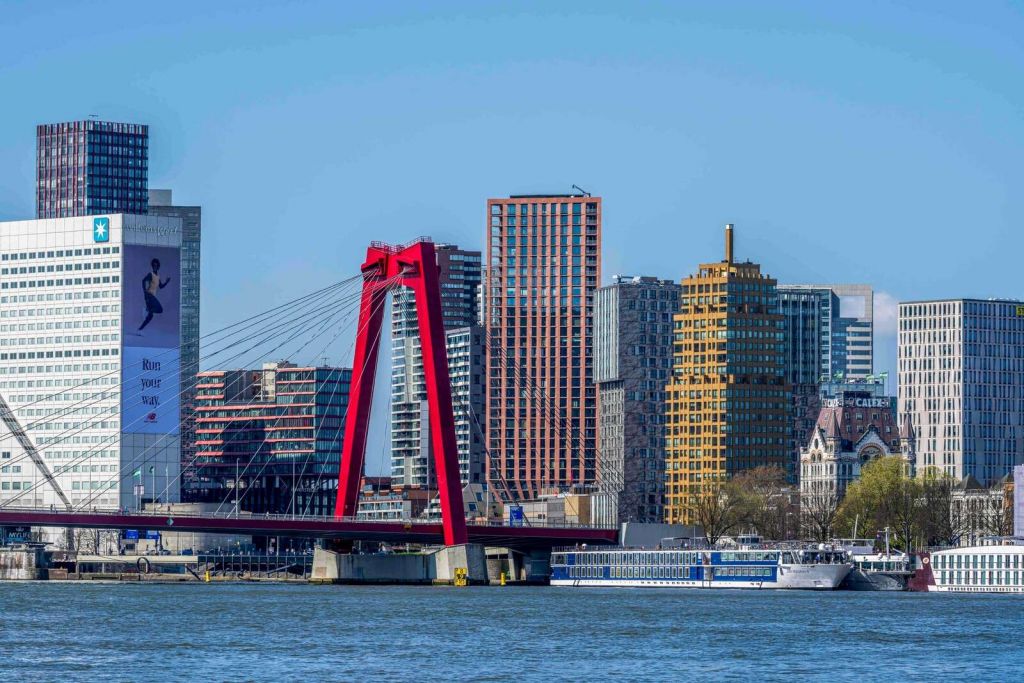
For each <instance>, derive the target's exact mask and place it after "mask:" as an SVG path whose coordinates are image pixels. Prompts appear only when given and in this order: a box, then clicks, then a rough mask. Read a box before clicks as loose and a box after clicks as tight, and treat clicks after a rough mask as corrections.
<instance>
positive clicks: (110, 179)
mask: <svg viewBox="0 0 1024 683" xmlns="http://www.w3.org/2000/svg"><path fill="white" fill-rule="evenodd" d="M148 174H149V126H145V125H141V124H137V123H113V122H109V121H94V120H86V121H70V122H67V123H47V124H43V125H40V126H37V127H36V218H67V217H70V216H90V215H98V214H107V213H133V214H144V213H146V210H147V206H148V199H149V198H148Z"/></svg>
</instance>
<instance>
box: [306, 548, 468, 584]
mask: <svg viewBox="0 0 1024 683" xmlns="http://www.w3.org/2000/svg"><path fill="white" fill-rule="evenodd" d="M460 569H464V570H466V578H467V580H468V582H469V583H470V584H486V583H487V580H488V577H487V561H486V557H485V555H484V547H483V546H482V545H480V544H478V543H465V544H462V545H453V546H447V547H444V548H441V549H439V550H435V551H434V552H432V553H423V554H415V555H397V554H396V555H377V554H374V555H353V554H349V553H339V552H335V551H333V550H327V549H324V548H316V549H315V550H314V554H313V571H312V575H311V578H310V581H311V582H312V583H349V584H358V583H376V584H440V585H446V584H453V583H455V579H456V570H460ZM460 573H461V572H460Z"/></svg>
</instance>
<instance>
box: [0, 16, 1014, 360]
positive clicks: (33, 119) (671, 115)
mask: <svg viewBox="0 0 1024 683" xmlns="http://www.w3.org/2000/svg"><path fill="white" fill-rule="evenodd" d="M0 16H2V17H3V20H2V21H0V94H2V97H3V101H4V106H3V107H0V159H2V161H3V163H2V164H0V220H6V219H15V218H23V217H27V216H31V215H32V213H33V211H34V204H33V194H32V192H33V182H34V169H33V162H34V145H35V143H34V138H33V136H34V126H35V124H37V123H40V122H47V121H60V120H70V119H77V118H84V117H85V116H87V115H88V114H97V115H99V116H100V117H101V118H104V119H110V120H126V121H137V122H143V123H148V124H149V125H150V127H151V128H150V130H151V133H150V135H151V150H150V186H151V187H171V188H173V189H174V192H175V199H176V200H177V201H178V202H180V203H198V204H201V205H202V206H203V211H204V218H203V221H204V246H203V248H204V254H203V256H204V262H203V281H204V298H203V312H204V316H203V317H204V328H205V329H207V330H211V329H215V328H217V327H220V326H221V325H223V324H226V323H229V322H232V321H234V320H237V319H240V318H242V317H244V316H245V315H247V314H249V313H252V312H255V311H259V310H262V309H264V308H267V307H269V306H270V305H273V304H274V303H279V302H281V301H285V300H287V299H289V298H291V297H293V296H297V295H299V294H301V293H304V292H307V291H310V290H313V289H316V288H317V287H319V286H322V285H324V284H326V283H328V282H331V281H333V280H336V279H340V278H341V277H343V276H347V275H350V274H353V273H355V272H356V269H357V266H358V263H359V262H360V260H361V257H362V253H363V249H364V244H365V243H366V242H367V241H368V240H369V239H382V240H388V241H396V242H401V241H405V240H407V239H409V238H410V237H413V236H417V235H431V236H433V237H434V238H436V239H438V240H446V241H453V242H456V243H458V244H460V245H463V246H467V247H473V246H477V247H479V246H481V245H482V243H483V239H484V224H485V223H484V221H485V215H484V214H485V211H484V209H485V199H486V198H487V197H490V196H503V195H507V194H510V193H527V192H544V191H568V190H569V188H570V185H571V184H572V183H576V184H578V185H580V186H581V187H584V188H586V189H587V190H589V191H591V192H593V193H595V194H600V195H601V196H602V197H604V211H605V213H604V238H603V240H604V254H603V258H604V274H605V278H606V279H607V278H608V277H610V276H611V275H612V274H615V273H631V274H651V275H658V276H661V277H667V278H673V279H678V278H680V277H683V276H684V275H685V274H687V273H689V272H691V271H693V269H694V267H695V265H696V264H697V263H699V262H701V261H707V260H718V259H719V258H721V251H722V247H721V240H722V238H721V228H722V225H723V224H724V223H726V222H733V223H735V224H736V226H737V254H738V256H739V257H741V258H750V259H752V260H755V261H758V262H760V263H761V264H763V266H764V268H765V269H766V270H767V272H769V273H771V274H772V275H774V276H776V277H778V278H779V280H780V281H782V282H789V283H799V282H818V281H834V282H866V283H869V284H871V285H873V286H874V287H875V288H876V291H877V292H879V294H878V301H877V304H878V309H879V310H878V311H877V312H876V313H877V316H878V318H879V339H878V342H879V344H878V351H877V355H878V357H879V368H877V369H878V370H884V369H890V370H893V369H894V362H893V360H894V356H895V338H894V336H893V334H892V330H893V327H894V312H895V309H894V302H896V301H900V300H910V299H920V298H933V297H947V296H979V297H989V296H995V297H1017V298H1020V297H1024V291H1022V287H1021V278H1020V269H1019V265H1018V264H1019V263H1020V254H1021V253H1022V251H1024V236H1022V233H1021V231H1020V229H1019V228H1020V216H1021V211H1022V208H1024V199H1022V193H1021V191H1020V187H1021V179H1022V178H1021V175H1022V173H1021V159H1022V158H1024V154H1022V152H1024V116H1022V113H1024V111H1022V110H1024V106H1022V105H1024V90H1022V88H1021V83H1024V68H1022V67H1024V41H1021V40H1020V38H1021V36H1024V10H1022V9H1021V7H1020V6H1019V5H1018V6H1016V7H1015V6H1013V5H1012V4H1009V3H1005V4H1004V3H997V2H986V3H942V2H928V3H915V4H894V3H874V2H858V3H820V2H807V3H764V2H750V3H744V2H708V3H697V2H693V3H684V2H667V3H603V2H597V1H593V0H592V1H590V2H586V3H582V2H581V3H558V4H555V3H536V4H533V3H514V4H513V3H503V4H497V3H484V2H470V3H429V4H428V3H417V4H411V3H410V4H403V3H335V2H330V3H320V4H318V3H314V2H302V3H298V2H294V3H274V4H272V3H241V2H217V3H209V2H198V3H190V2H175V3H120V4H119V3H106V4H104V3H65V2H58V1H56V0H51V1H49V2H45V3H38V2H24V3H15V2H8V1H4V0H0Z"/></svg>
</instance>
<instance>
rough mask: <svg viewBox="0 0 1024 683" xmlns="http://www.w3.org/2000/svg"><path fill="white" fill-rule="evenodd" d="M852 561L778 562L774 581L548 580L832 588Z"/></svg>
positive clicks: (581, 584)
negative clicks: (825, 562) (842, 562)
mask: <svg viewBox="0 0 1024 683" xmlns="http://www.w3.org/2000/svg"><path fill="white" fill-rule="evenodd" d="M852 568H853V565H851V564H818V565H780V566H779V571H778V580H776V581H737V580H734V579H730V580H718V581H716V580H711V581H692V580H687V579H551V585H552V586H569V587H573V588H740V589H748V590H753V589H766V590H782V589H788V590H835V589H836V588H838V587H839V584H841V583H842V582H843V579H844V578H846V575H847V574H848V573H849V572H850V570H851V569H852Z"/></svg>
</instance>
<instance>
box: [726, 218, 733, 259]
mask: <svg viewBox="0 0 1024 683" xmlns="http://www.w3.org/2000/svg"><path fill="white" fill-rule="evenodd" d="M725 262H726V263H732V223H726V224H725Z"/></svg>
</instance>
